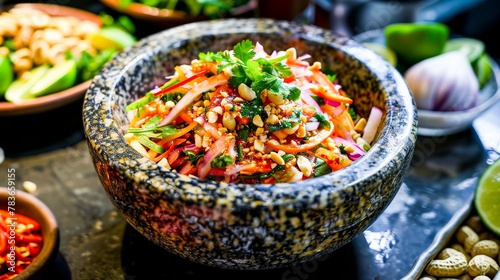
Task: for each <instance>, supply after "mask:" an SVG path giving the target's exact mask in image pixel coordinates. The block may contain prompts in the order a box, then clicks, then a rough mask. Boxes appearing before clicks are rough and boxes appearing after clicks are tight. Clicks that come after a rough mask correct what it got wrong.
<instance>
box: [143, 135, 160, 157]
mask: <svg viewBox="0 0 500 280" xmlns="http://www.w3.org/2000/svg"><path fill="white" fill-rule="evenodd" d="M137 141H139V143H141V144H142V145H144V147H146V148H148V149H150V150H153V151H155V152H157V153H159V154H162V153H163V152H164V151H165V150H163V147H162V146H160V145H158V144H156V143H155V142H153V141H151V140H150V139H149V138H148V137H147V136H145V135H137Z"/></svg>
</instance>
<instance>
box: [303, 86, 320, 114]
mask: <svg viewBox="0 0 500 280" xmlns="http://www.w3.org/2000/svg"><path fill="white" fill-rule="evenodd" d="M300 99H301V100H302V101H304V103H305V104H307V105H309V106H313V107H314V108H315V109H316V111H317V112H318V113H321V114H323V110H321V107H320V106H319V104H318V102H316V100H314V98H312V97H311V95H310V90H309V89H307V90H302V89H301V92H300Z"/></svg>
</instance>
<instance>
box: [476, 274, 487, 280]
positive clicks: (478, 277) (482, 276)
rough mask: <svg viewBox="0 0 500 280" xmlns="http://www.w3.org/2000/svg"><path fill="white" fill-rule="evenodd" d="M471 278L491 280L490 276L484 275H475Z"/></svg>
mask: <svg viewBox="0 0 500 280" xmlns="http://www.w3.org/2000/svg"><path fill="white" fill-rule="evenodd" d="M473 280H491V278H490V277H488V276H486V275H479V276H477V277H474V279H473Z"/></svg>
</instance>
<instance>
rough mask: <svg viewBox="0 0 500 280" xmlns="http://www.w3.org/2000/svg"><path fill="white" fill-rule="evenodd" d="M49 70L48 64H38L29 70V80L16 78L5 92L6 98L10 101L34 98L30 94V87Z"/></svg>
mask: <svg viewBox="0 0 500 280" xmlns="http://www.w3.org/2000/svg"><path fill="white" fill-rule="evenodd" d="M48 70H49V66H48V65H42V66H38V67H36V68H33V69H31V70H30V72H29V79H28V80H19V79H17V80H15V81H13V82H12V84H11V85H10V86H9V88H8V89H7V91H6V92H5V99H6V100H7V101H10V102H20V101H23V100H27V99H32V98H33V96H31V95H30V94H29V90H30V88H31V87H32V86H33V85H34V84H35V83H36V82H37V81H39V80H40V79H41V78H42V77H43V76H44V75H45V73H46V72H47V71H48Z"/></svg>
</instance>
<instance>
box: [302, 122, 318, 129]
mask: <svg viewBox="0 0 500 280" xmlns="http://www.w3.org/2000/svg"><path fill="white" fill-rule="evenodd" d="M318 127H319V122H307V123H306V125H305V128H306V131H314V130H318Z"/></svg>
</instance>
